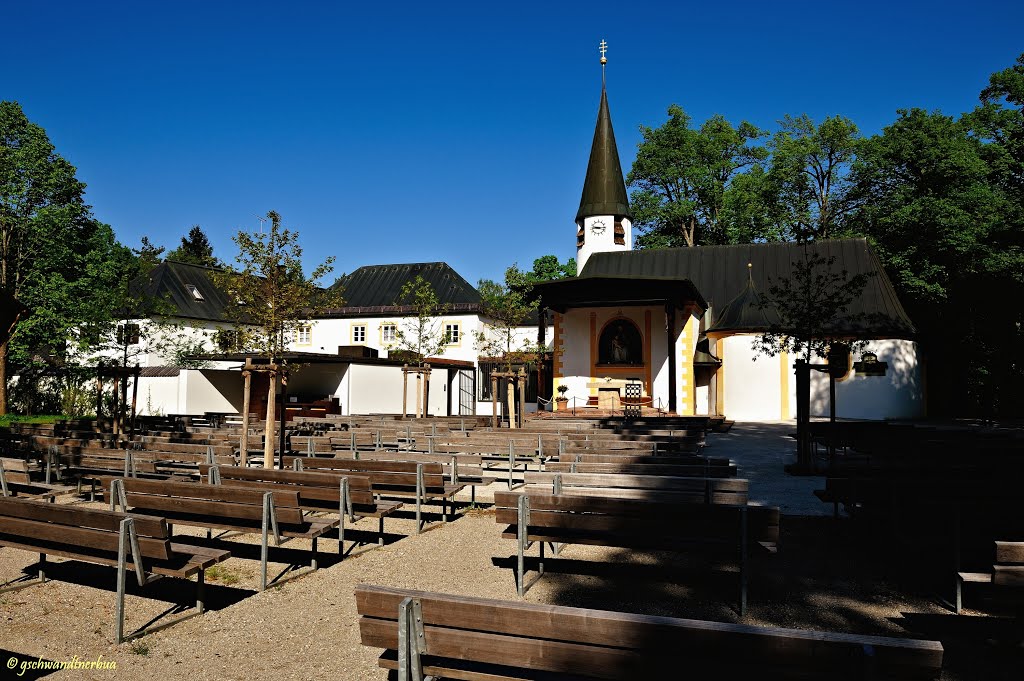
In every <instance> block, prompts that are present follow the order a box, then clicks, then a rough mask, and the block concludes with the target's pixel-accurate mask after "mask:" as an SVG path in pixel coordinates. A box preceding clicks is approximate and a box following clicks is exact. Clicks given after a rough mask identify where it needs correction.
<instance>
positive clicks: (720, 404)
mask: <svg viewBox="0 0 1024 681" xmlns="http://www.w3.org/2000/svg"><path fill="white" fill-rule="evenodd" d="M715 356H716V357H718V359H720V360H721V361H722V364H721V365H720V366H719V367H718V371H716V372H715V380H716V381H717V390H716V391H715V411H716V412H717V413H718V415H719V416H724V415H725V341H724V340H723V339H721V338H719V339H718V340H716V341H715Z"/></svg>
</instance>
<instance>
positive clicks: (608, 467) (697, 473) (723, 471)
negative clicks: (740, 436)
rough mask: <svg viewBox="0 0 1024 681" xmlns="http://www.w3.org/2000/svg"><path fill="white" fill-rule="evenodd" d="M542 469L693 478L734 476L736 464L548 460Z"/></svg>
mask: <svg viewBox="0 0 1024 681" xmlns="http://www.w3.org/2000/svg"><path fill="white" fill-rule="evenodd" d="M544 470H545V471H547V472H553V473H625V474H627V475H673V476H677V477H693V478H729V477H735V476H736V472H737V471H736V464H734V463H731V462H730V463H728V464H716V463H711V462H710V461H709V462H705V463H693V464H679V465H675V464H657V463H588V462H579V463H577V462H576V461H549V462H547V463H546V464H544Z"/></svg>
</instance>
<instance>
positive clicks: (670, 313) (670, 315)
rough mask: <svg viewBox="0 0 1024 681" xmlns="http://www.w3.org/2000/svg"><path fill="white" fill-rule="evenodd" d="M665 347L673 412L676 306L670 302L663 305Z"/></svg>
mask: <svg viewBox="0 0 1024 681" xmlns="http://www.w3.org/2000/svg"><path fill="white" fill-rule="evenodd" d="M665 348H666V352H667V353H668V410H669V411H670V412H675V410H676V392H677V391H678V388H679V386H677V385H676V308H675V306H673V305H672V303H669V304H668V305H666V306H665ZM651 387H652V388H653V387H654V386H651ZM652 392H653V390H652Z"/></svg>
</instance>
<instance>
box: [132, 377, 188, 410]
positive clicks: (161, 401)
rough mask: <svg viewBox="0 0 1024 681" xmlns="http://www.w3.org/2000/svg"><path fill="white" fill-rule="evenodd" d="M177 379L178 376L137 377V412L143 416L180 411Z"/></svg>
mask: <svg viewBox="0 0 1024 681" xmlns="http://www.w3.org/2000/svg"><path fill="white" fill-rule="evenodd" d="M178 381H179V377H178V376H153V377H149V376H144V377H141V378H139V395H138V403H137V404H136V410H137V412H138V413H139V414H140V415H144V416H163V415H165V414H180V413H182V410H181V407H180V405H179V404H178Z"/></svg>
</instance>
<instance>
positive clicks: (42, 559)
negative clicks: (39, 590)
mask: <svg viewBox="0 0 1024 681" xmlns="http://www.w3.org/2000/svg"><path fill="white" fill-rule="evenodd" d="M39 581H40V582H44V583H45V582H46V554H45V553H40V554H39Z"/></svg>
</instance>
